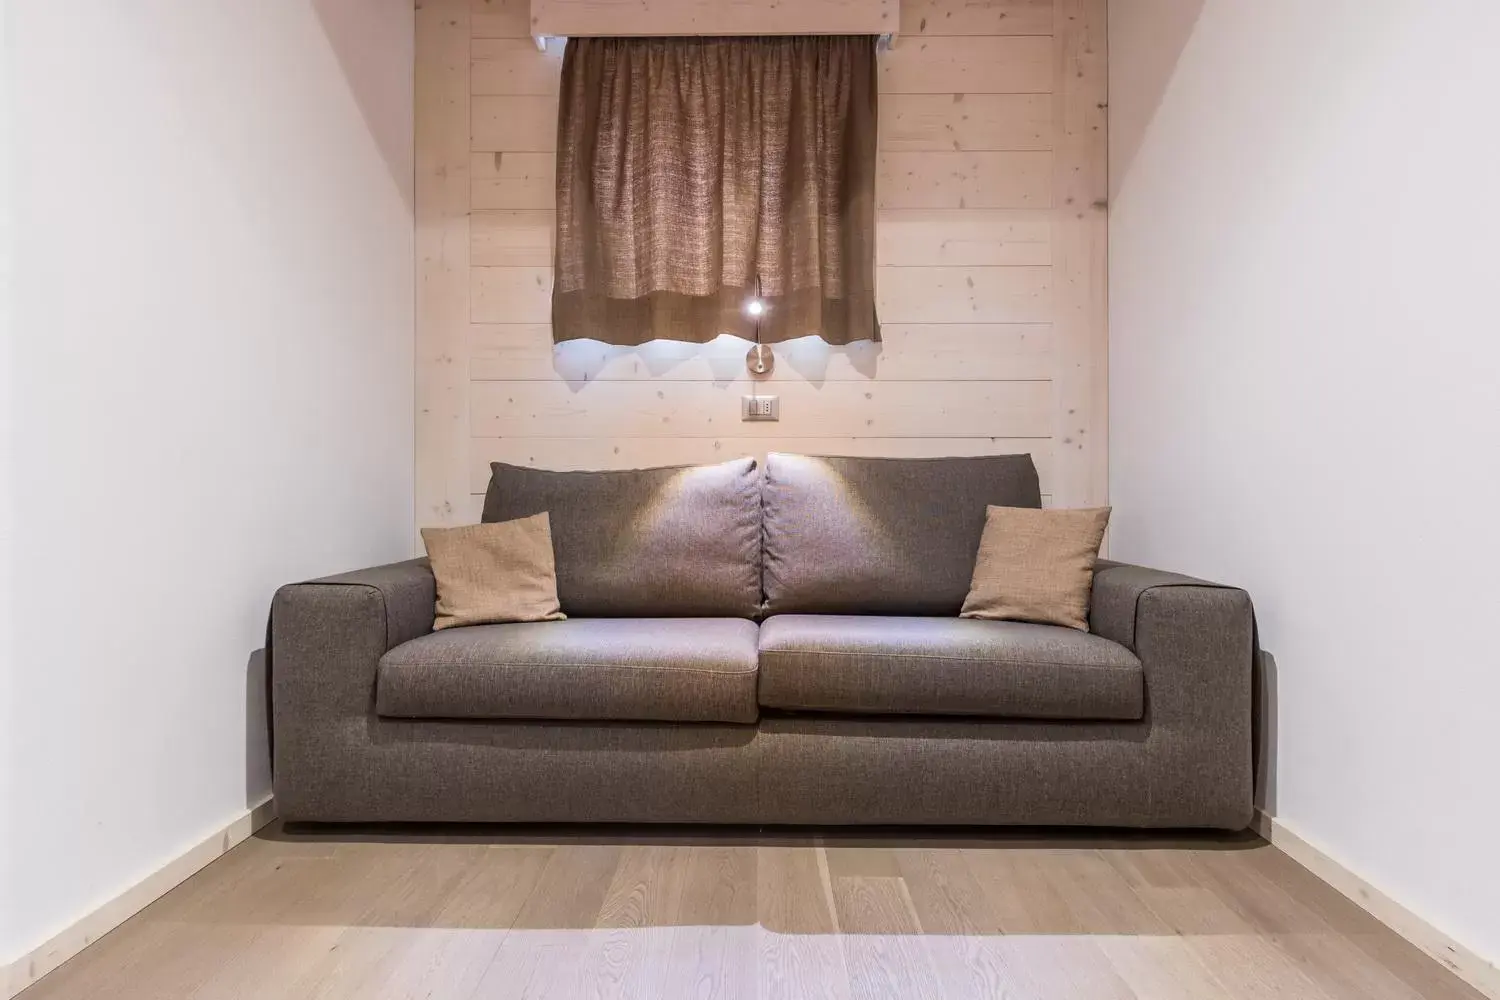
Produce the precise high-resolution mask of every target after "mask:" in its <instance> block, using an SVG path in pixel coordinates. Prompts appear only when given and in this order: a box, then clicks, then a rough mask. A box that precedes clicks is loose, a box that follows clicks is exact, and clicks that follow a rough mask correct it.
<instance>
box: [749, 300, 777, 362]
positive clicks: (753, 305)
mask: <svg viewBox="0 0 1500 1000" xmlns="http://www.w3.org/2000/svg"><path fill="white" fill-rule="evenodd" d="M765 314H766V300H765V299H763V298H761V297H760V276H759V275H756V278H755V294H754V295H753V296H751V297H750V300H749V301H748V302H746V303H745V315H747V316H749V317H750V318H751V319H753V320H755V346H754V347H752V348H750V351H749V353H748V354H746V355H745V367H746V368H747V369H748V370H749V372H750V374H751V375H755V376H757V377H760V378H764V377H765V376H767V375H769V374H771V372H772V371H773V370H774V369H775V368H776V354H775V352H773V351H772V350H771V349H770V348H769V347H767V346H766V345H765V344H762V343H761V342H760V318H761V317H762V316H764V315H765Z"/></svg>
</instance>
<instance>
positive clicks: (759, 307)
mask: <svg viewBox="0 0 1500 1000" xmlns="http://www.w3.org/2000/svg"><path fill="white" fill-rule="evenodd" d="M765 311H766V304H765V303H764V302H762V301H761V300H760V299H751V300H750V301H749V302H748V303H746V305H745V312H747V313H749V314H750V315H751V316H759V315H761V314H762V313H764V312H765Z"/></svg>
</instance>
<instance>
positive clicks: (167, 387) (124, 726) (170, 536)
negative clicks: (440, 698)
mask: <svg viewBox="0 0 1500 1000" xmlns="http://www.w3.org/2000/svg"><path fill="white" fill-rule="evenodd" d="M8 6H9V16H10V19H11V20H10V24H9V26H8V32H9V34H10V41H11V43H12V50H11V57H12V59H13V62H14V65H13V70H14V74H15V75H14V77H13V78H12V81H11V89H12V96H13V98H14V99H15V102H16V107H15V113H14V119H13V129H14V139H15V145H16V150H15V162H14V166H13V173H14V180H15V199H14V215H15V219H14V221H15V228H14V232H13V234H12V235H13V239H14V252H15V263H16V271H15V276H14V286H13V294H14V315H13V328H12V343H11V351H12V353H13V359H14V366H15V367H14V385H13V389H14V399H13V401H12V402H13V407H14V415H15V419H16V428H15V430H16V433H15V436H14V440H13V442H12V443H13V447H14V456H13V465H12V470H11V471H12V473H13V478H12V482H11V486H12V490H13V498H12V502H13V509H14V514H15V519H16V523H17V525H18V526H19V530H18V532H17V534H16V537H15V538H14V540H13V543H14V544H13V548H14V551H13V553H12V555H13V558H14V565H15V567H16V581H17V584H18V585H17V587H16V588H15V593H14V594H13V595H12V608H13V611H14V618H13V634H12V649H13V652H14V660H13V663H12V665H11V668H10V674H11V676H10V689H11V694H12V702H11V706H10V709H9V713H10V714H9V718H8V719H6V720H3V721H4V723H5V725H3V726H0V728H3V729H8V730H9V731H10V733H11V740H12V746H13V748H14V750H15V753H16V759H15V760H14V762H13V763H14V767H13V769H12V772H13V773H11V774H10V775H9V778H10V784H11V788H10V792H9V795H10V798H9V801H8V804H11V805H14V806H15V809H14V812H13V814H12V821H13V829H12V831H11V833H12V838H13V843H12V845H11V850H12V852H13V854H12V856H13V859H14V861H15V884H14V886H13V887H12V894H11V895H10V897H9V900H8V902H9V903H10V904H11V906H12V907H13V912H14V914H15V918H16V925H15V927H14V932H13V934H12V935H11V937H10V938H8V939H6V940H5V941H4V942H3V943H4V944H5V945H7V946H8V949H9V951H8V954H0V961H4V960H5V959H7V958H12V957H15V956H16V955H18V954H21V953H23V952H25V951H27V950H29V949H31V948H33V947H35V946H36V945H38V944H40V943H41V942H42V941H43V940H44V939H46V938H47V937H49V936H50V935H51V934H53V933H54V932H56V931H58V930H59V929H61V928H62V927H63V926H65V925H66V924H68V923H70V922H71V921H73V920H74V919H76V918H78V917H79V916H80V915H82V914H83V913H84V912H86V911H87V910H89V909H91V908H92V907H94V906H95V905H97V904H98V903H100V902H102V901H103V900H105V899H108V898H109V897H112V896H113V895H115V894H116V893H118V892H119V891H120V890H122V889H123V888H125V887H126V886H127V885H129V884H131V883H133V882H134V881H136V880H137V879H139V878H140V877H141V876H143V875H145V874H146V873H148V872H150V871H152V870H153V869H155V868H157V867H158V866H159V865H160V864H162V863H163V862H164V861H165V860H167V859H168V858H170V857H172V856H174V855H176V854H177V853H179V852H180V851H181V850H183V849H184V848H185V847H187V846H189V845H190V844H193V843H195V842H197V841H198V840H200V839H201V838H203V837H205V836H206V835H209V834H211V833H212V832H213V831H214V830H216V829H218V828H219V827H221V826H222V825H224V824H225V823H227V822H229V821H230V820H231V819H233V818H234V817H236V816H237V815H238V814H241V813H243V812H244V811H245V809H246V807H247V805H250V804H253V803H256V802H258V801H259V800H261V799H263V798H264V796H265V795H266V794H267V792H268V790H269V777H268V773H267V771H268V766H267V763H266V760H265V735H264V725H263V717H264V705H263V695H262V686H261V685H262V678H261V676H260V673H259V665H258V661H257V659H256V658H255V657H253V655H252V654H253V653H254V651H256V650H258V649H259V648H260V647H261V645H262V644H263V641H264V640H263V636H264V628H265V621H266V613H267V609H268V607H269V602H270V598H271V594H272V591H273V590H274V588H275V587H276V586H277V585H278V584H280V583H284V582H287V581H290V580H293V579H297V578H302V577H306V576H309V575H312V574H320V573H324V572H328V571H335V570H339V569H346V568H353V567H357V566H360V565H366V564H370V563H375V562H379V561H383V560H392V559H397V558H403V557H405V556H407V555H409V554H410V541H409V539H410V525H411V520H412V492H413V485H412V428H411V406H412V352H413V344H412V333H411V331H412V323H413V316H412V291H411V262H412V217H411V208H410V204H411V193H412V192H411V176H412V162H411V140H410V123H411V105H410V94H411V76H410V74H411V64H412V51H411V47H412V39H411V21H412V15H411V7H410V4H409V3H408V2H407V0H365V2H362V3H358V4H355V3H350V2H338V0H259V2H254V3H226V2H208V3H205V2H203V0H137V2H132V3H120V2H118V0H74V2H70V3H66V4H61V3H57V2H56V0H12V2H11V3H10V4H9V5H8ZM377 68H378V71H375V70H376V69H377Z"/></svg>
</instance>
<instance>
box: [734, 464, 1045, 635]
mask: <svg viewBox="0 0 1500 1000" xmlns="http://www.w3.org/2000/svg"><path fill="white" fill-rule="evenodd" d="M762 494H763V499H764V508H765V544H764V551H763V553H762V558H763V560H764V562H765V567H764V572H765V596H766V603H765V612H766V613H767V614H782V613H787V612H804V613H810V614H893V615H956V614H958V612H959V609H960V608H961V607H962V606H963V601H964V597H965V595H967V594H968V592H969V583H970V579H971V577H972V576H973V574H974V558H975V555H976V553H977V552H978V550H979V538H980V535H981V534H982V533H983V531H984V518H985V508H986V507H987V506H989V505H991V504H993V505H995V506H1000V507H1040V506H1041V505H1042V494H1041V489H1040V486H1039V485H1038V481H1037V473H1036V465H1035V463H1033V462H1032V460H1031V456H1030V455H994V456H986V457H981V458H816V457H809V456H806V455H784V454H777V453H772V454H771V455H770V456H768V457H767V459H766V468H765V472H764V481H763V484H762Z"/></svg>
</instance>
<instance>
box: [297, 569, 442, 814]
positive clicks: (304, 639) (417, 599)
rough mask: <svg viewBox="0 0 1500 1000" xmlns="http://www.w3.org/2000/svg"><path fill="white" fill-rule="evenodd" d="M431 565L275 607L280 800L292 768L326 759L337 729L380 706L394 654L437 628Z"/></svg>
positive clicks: (320, 584) (310, 591)
mask: <svg viewBox="0 0 1500 1000" xmlns="http://www.w3.org/2000/svg"><path fill="white" fill-rule="evenodd" d="M435 595H436V587H435V584H434V583H433V578H432V569H431V567H430V566H429V565H428V563H427V560H426V559H412V560H409V561H407V562H399V563H392V564H391V565H388V566H376V567H373V568H371V569H363V570H359V571H357V572H354V573H343V574H340V575H338V576H329V577H324V578H323V579H320V580H310V581H308V582H306V583H294V584H290V585H288V586H285V587H282V588H281V589H280V590H278V591H277V592H276V596H275V598H274V599H273V600H272V602H271V629H270V638H271V719H272V727H273V747H274V749H273V761H274V763H273V774H274V779H275V784H276V789H277V796H278V798H279V797H281V796H282V794H283V788H284V787H285V788H290V787H292V786H293V785H294V784H296V783H298V782H297V779H298V777H299V776H296V775H294V774H293V773H292V772H293V771H294V770H295V769H296V768H298V767H304V768H305V767H307V766H309V763H310V762H315V761H318V760H321V759H324V758H325V756H326V754H325V753H324V751H325V750H327V749H328V747H326V746H324V744H325V743H326V742H327V741H333V740H337V739H339V738H340V737H339V732H338V726H339V724H341V723H347V722H348V721H350V720H351V719H357V720H359V721H360V724H363V720H364V719H365V718H366V717H367V716H369V715H371V714H372V713H373V712H374V710H375V674H376V670H377V668H378V666H379V664H380V658H381V657H382V656H384V655H385V653H386V651H387V650H390V649H392V648H394V647H396V646H399V645H400V644H401V643H403V642H407V641H408V640H411V639H415V638H417V637H418V636H420V635H426V634H427V633H428V632H431V631H432V622H433V608H434V602H435V600H436V596H435Z"/></svg>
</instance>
